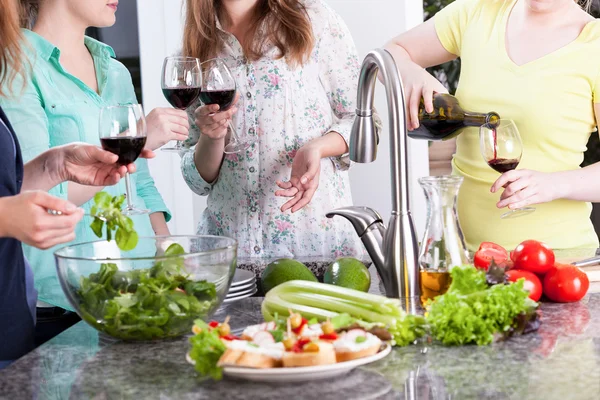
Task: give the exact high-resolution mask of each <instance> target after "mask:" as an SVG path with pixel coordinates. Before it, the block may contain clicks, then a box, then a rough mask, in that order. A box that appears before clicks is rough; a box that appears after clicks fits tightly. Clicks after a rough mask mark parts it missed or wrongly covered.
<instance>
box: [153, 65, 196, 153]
mask: <svg viewBox="0 0 600 400" xmlns="http://www.w3.org/2000/svg"><path fill="white" fill-rule="evenodd" d="M201 86H202V72H201V69H200V60H198V59H197V58H194V57H167V58H165V60H164V62H163V68H162V77H161V89H162V92H163V95H164V96H165V98H166V99H167V101H168V102H169V103H170V104H171V105H172V106H173V107H174V108H177V109H179V110H186V109H187V108H188V107H190V106H191V105H193V103H194V102H195V101H196V99H197V98H198V95H199V94H200V88H201ZM161 150H163V151H175V152H178V153H181V152H186V151H191V149H190V148H189V147H185V146H184V145H183V143H182V142H179V141H178V142H177V144H176V145H175V147H169V148H165V147H163V148H162V149H161Z"/></svg>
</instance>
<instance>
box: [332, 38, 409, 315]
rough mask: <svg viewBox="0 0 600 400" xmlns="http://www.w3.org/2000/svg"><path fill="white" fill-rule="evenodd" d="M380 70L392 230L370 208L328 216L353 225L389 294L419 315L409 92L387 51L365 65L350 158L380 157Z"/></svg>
mask: <svg viewBox="0 0 600 400" xmlns="http://www.w3.org/2000/svg"><path fill="white" fill-rule="evenodd" d="M378 72H380V73H381V76H382V78H383V84H384V86H385V90H386V97H387V104H388V111H389V112H388V113H389V125H390V126H389V128H390V160H391V172H392V207H393V208H392V216H391V218H390V223H389V226H388V228H387V229H386V228H385V226H384V225H383V221H382V218H381V216H380V215H379V214H378V213H377V212H376V211H374V210H372V209H370V208H368V207H344V208H340V209H337V210H333V211H331V212H329V213H328V214H327V217H329V218H332V217H333V216H335V215H340V216H343V217H345V218H347V219H348V220H349V221H350V222H351V223H352V224H353V226H354V228H355V230H356V233H358V235H359V236H360V237H361V239H362V242H363V244H364V245H365V247H366V249H367V251H368V253H369V255H370V256H371V259H372V260H373V263H374V264H375V267H376V268H377V271H378V272H379V276H380V277H381V280H382V282H383V284H384V287H385V291H386V295H387V296H388V297H395V298H404V299H406V304H407V308H408V311H409V312H414V311H415V310H416V307H417V305H418V304H419V295H420V287H419V266H418V244H417V238H416V235H415V228H414V225H413V221H412V216H411V214H410V207H409V192H408V151H407V141H408V135H407V129H406V118H405V111H404V110H405V108H404V102H405V100H404V89H403V87H402V80H401V79H400V74H399V73H398V69H397V67H396V63H395V62H394V59H393V57H392V55H391V54H390V53H388V52H387V51H386V50H383V49H376V50H373V51H371V52H370V53H369V54H367V56H366V57H365V60H364V61H363V64H362V69H361V72H360V77H359V81H358V104H357V110H356V119H355V121H354V125H353V126H352V135H351V137H350V159H351V160H352V161H355V162H359V163H369V162H372V161H374V160H375V158H376V156H377V145H378V137H377V133H376V130H375V123H374V120H373V97H374V93H375V83H376V81H377V73H378Z"/></svg>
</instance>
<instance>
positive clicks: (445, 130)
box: [408, 93, 500, 140]
mask: <svg viewBox="0 0 600 400" xmlns="http://www.w3.org/2000/svg"><path fill="white" fill-rule="evenodd" d="M499 122H500V116H499V115H498V114H497V113H495V112H489V113H487V114H483V113H474V112H469V111H466V110H463V109H462V107H461V106H460V104H458V99H457V98H456V97H454V96H452V95H449V94H446V93H436V94H434V95H433V112H432V113H428V112H426V111H425V105H424V103H423V99H421V104H420V106H419V127H418V128H417V129H415V130H413V131H409V132H408V136H409V137H411V138H413V139H424V140H447V139H451V138H453V137H454V136H456V135H458V134H459V133H460V130H461V129H462V128H464V127H466V126H482V125H485V124H489V125H492V126H494V125H497V124H498V123H499Z"/></svg>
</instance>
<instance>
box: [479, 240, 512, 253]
mask: <svg viewBox="0 0 600 400" xmlns="http://www.w3.org/2000/svg"><path fill="white" fill-rule="evenodd" d="M483 249H496V250H498V251H502V252H505V253H506V249H504V247H502V246H500V245H499V244H496V243H494V242H481V244H480V245H479V250H483Z"/></svg>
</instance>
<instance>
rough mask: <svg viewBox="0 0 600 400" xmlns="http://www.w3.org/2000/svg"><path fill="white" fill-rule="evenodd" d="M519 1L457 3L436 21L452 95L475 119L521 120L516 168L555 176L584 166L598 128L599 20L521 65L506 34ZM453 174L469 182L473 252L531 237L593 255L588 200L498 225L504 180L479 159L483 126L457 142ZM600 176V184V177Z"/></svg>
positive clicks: (465, 211)
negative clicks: (447, 56)
mask: <svg viewBox="0 0 600 400" xmlns="http://www.w3.org/2000/svg"><path fill="white" fill-rule="evenodd" d="M516 1H517V0H504V1H502V0H497V1H495V0H457V1H455V2H454V3H452V4H450V5H449V6H447V7H445V8H444V9H443V10H441V11H440V12H439V13H438V14H436V15H435V17H434V22H435V28H436V32H437V35H438V37H439V39H440V41H441V43H442V45H443V46H444V48H445V49H446V50H447V51H449V52H450V53H453V54H456V55H457V56H460V58H461V63H462V67H461V68H462V70H461V75H460V82H459V85H458V89H457V93H456V97H457V98H458V100H459V102H460V104H461V106H462V107H463V108H464V109H466V110H468V111H473V112H489V111H495V112H497V113H498V114H500V116H501V117H502V118H507V119H512V120H513V121H515V123H516V125H517V127H518V129H519V132H520V133H521V138H522V140H523V156H522V159H521V163H520V164H519V166H518V169H531V170H536V171H542V172H556V171H566V170H574V169H578V168H579V165H580V164H581V162H582V160H583V152H584V151H585V150H586V144H587V141H588V139H589V136H590V132H593V131H595V130H596V119H595V116H594V107H593V105H594V103H599V102H600V97H599V94H600V86H599V85H600V82H599V74H600V23H598V21H597V20H596V21H592V22H590V23H588V24H587V25H586V27H585V28H584V29H583V31H582V32H581V34H580V35H579V37H578V38H577V39H576V40H574V41H573V42H571V43H570V44H568V45H566V46H564V47H562V48H560V49H558V50H556V51H554V52H552V53H550V54H547V55H545V56H543V57H541V58H539V59H536V60H534V61H531V62H529V63H527V64H524V65H521V66H518V65H516V64H515V63H514V62H513V61H512V60H511V59H510V58H509V56H508V54H507V52H506V47H505V31H506V24H507V21H508V16H509V14H510V12H511V10H512V8H513V6H514V4H515V3H516ZM452 166H453V173H454V174H457V175H460V176H463V177H464V182H463V184H462V186H461V190H460V193H459V199H458V208H459V218H460V223H461V226H462V229H463V231H464V234H465V237H466V240H467V244H468V247H469V248H470V249H476V248H477V247H478V246H479V244H480V242H482V241H493V242H496V243H499V244H501V245H503V246H505V247H507V248H513V247H515V246H516V245H517V244H519V243H520V242H521V241H523V240H526V239H536V240H541V241H544V242H546V243H547V244H549V245H550V246H552V247H553V248H562V249H568V248H577V247H581V248H596V247H598V238H597V236H596V234H595V232H594V228H593V226H592V223H591V221H590V213H591V205H590V204H589V203H584V202H578V201H571V200H556V201H553V202H550V203H544V204H537V205H535V206H534V207H535V208H536V211H535V212H534V213H532V214H529V215H527V216H522V217H519V218H514V219H500V215H501V214H502V213H504V212H506V211H507V209H506V208H504V209H498V208H497V207H496V203H497V201H498V200H499V198H500V193H491V192H490V187H491V185H492V183H493V182H494V181H495V180H496V179H497V178H498V177H499V176H500V175H499V174H498V173H497V172H496V171H494V170H493V169H491V168H490V167H489V166H488V165H487V164H486V163H485V161H484V160H483V156H482V155H481V152H480V150H479V130H478V128H466V129H464V130H463V131H462V132H461V134H460V135H459V136H458V139H457V151H456V154H455V155H454V158H453V161H452ZM598 178H599V179H600V177H598Z"/></svg>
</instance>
